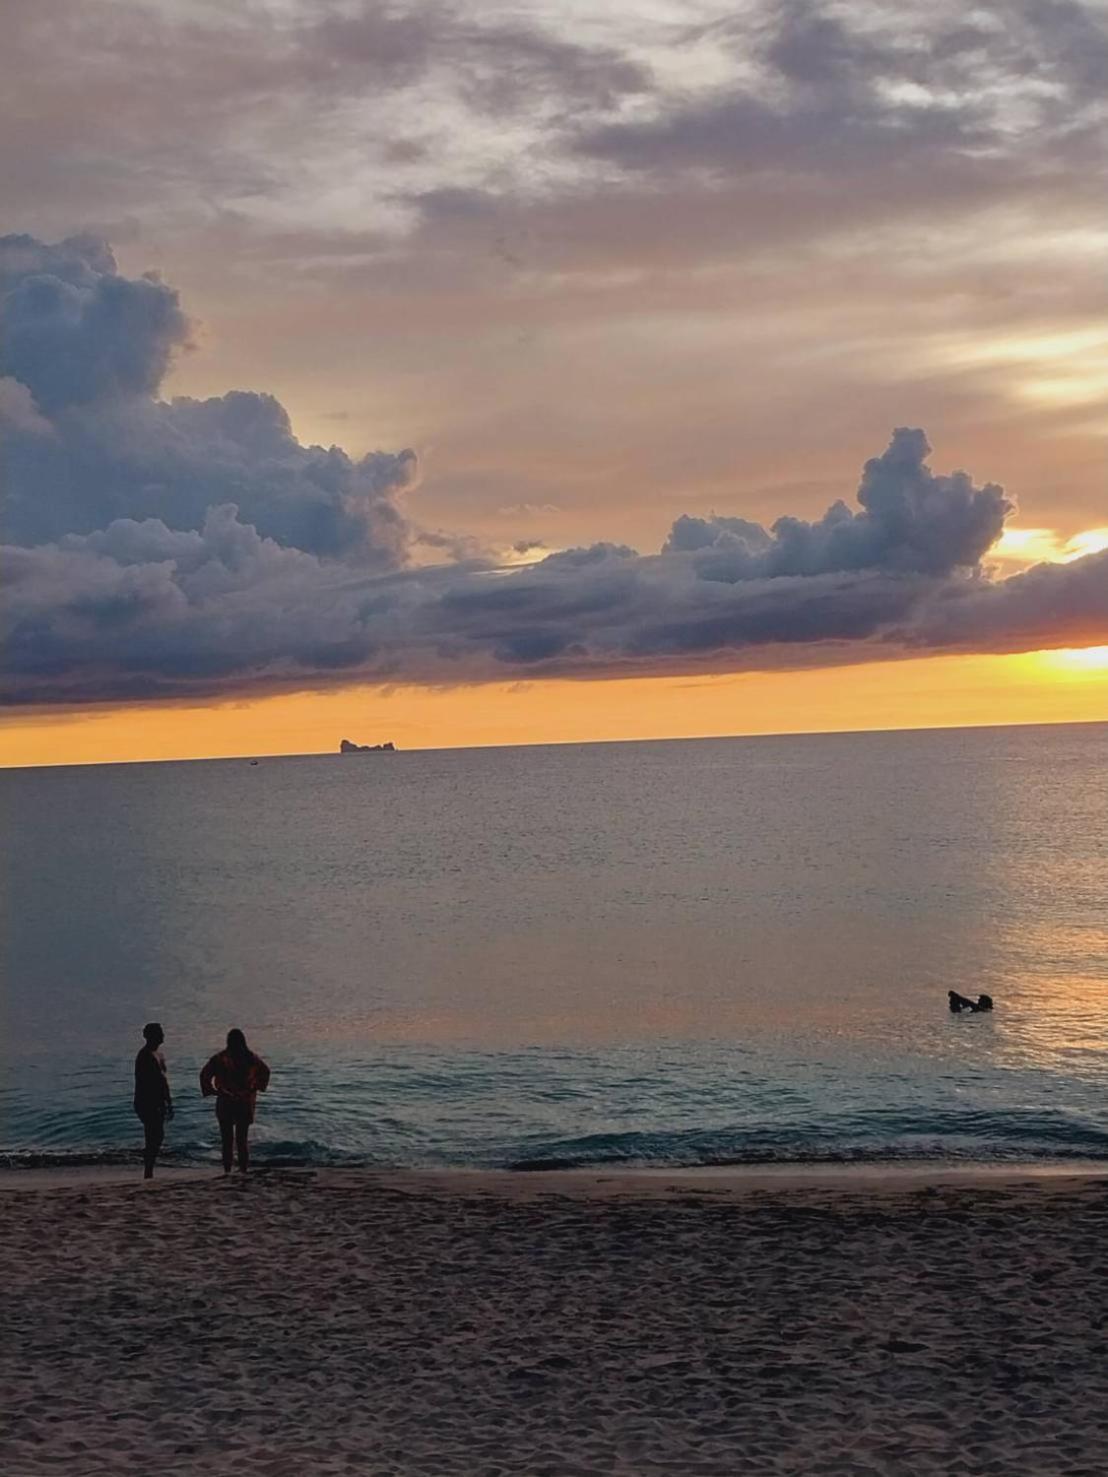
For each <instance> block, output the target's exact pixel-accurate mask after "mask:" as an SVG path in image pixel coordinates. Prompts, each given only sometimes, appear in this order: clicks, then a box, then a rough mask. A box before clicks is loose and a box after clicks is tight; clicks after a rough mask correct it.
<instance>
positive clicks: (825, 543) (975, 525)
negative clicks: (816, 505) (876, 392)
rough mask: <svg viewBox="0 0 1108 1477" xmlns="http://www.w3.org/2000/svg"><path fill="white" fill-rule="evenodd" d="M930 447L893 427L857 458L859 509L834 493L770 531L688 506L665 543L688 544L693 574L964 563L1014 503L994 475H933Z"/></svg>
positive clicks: (673, 547) (898, 569)
mask: <svg viewBox="0 0 1108 1477" xmlns="http://www.w3.org/2000/svg"><path fill="white" fill-rule="evenodd" d="M930 451H931V448H930V446H929V445H928V444H927V438H926V437H925V436H924V434H923V432H922V431H919V430H912V429H910V428H908V427H902V428H901V429H899V430H897V431H894V432H893V439H892V442H891V444H890V446H889V448H888V450H887V451H886V452H884V453H883V455H881V456H876V457H873V458H871V459H870V460H869V461H868V462H867V463H866V465H865V470H864V471H863V473H862V481H861V485H860V486H859V488H858V502H859V503H860V504H861V511H860V512H859V513H852V512H851V510H850V509H849V508H848V507H847V505H846V504H845V503H844V502H842V501H841V500H840V501H838V502H835V503H833V504H832V506H831V507H830V508H828V510H827V512H826V513H825V514H824V515H823V517H822V518H821V519H820V520H819V521H818V522H817V523H809V522H807V521H805V520H804V519H803V518H791V517H784V518H778V519H777V521H776V522H775V523H774V525H773V528H772V530H771V531H770V532H767V531H766V530H765V529H764V528H763V527H762V526H761V525H760V524H757V523H750V522H748V521H747V520H745V519H743V518H714V517H713V518H691V517H689V516H687V515H686V516H683V517H681V518H679V519H678V520H677V522H676V523H675V524H674V525H673V529H672V531H671V532H670V536H669V539H668V540H667V542H666V550H668V551H670V552H678V551H685V552H691V553H693V554H694V555H695V563H696V568H697V570H698V572H699V574H700V576H701V578H703V579H715V580H722V581H725V582H734V581H736V580H744V579H765V578H773V577H775V576H778V575H787V574H799V575H815V574H831V573H836V572H840V571H847V570H860V569H885V570H888V571H890V572H892V573H903V574H913V573H916V574H936V575H937V574H951V573H953V571H954V570H955V569H958V568H965V569H972V568H973V567H974V566H975V565H976V564H978V563H979V562H980V560H981V557H982V555H983V554H984V553H985V552H986V550H988V549H989V548H990V547H991V546H992V545H993V544H994V543H995V542H996V540H997V539H998V538H999V537H1000V535H1001V532H1002V530H1003V528H1004V520H1005V519H1006V518H1007V516H1008V514H1009V513H1011V512H1012V511H1013V504H1012V503H1011V502H1010V501H1009V500H1008V499H1007V498H1006V497H1005V495H1004V490H1003V488H1001V487H998V486H997V485H996V483H992V482H990V483H989V484H988V485H987V486H985V487H980V488H979V487H974V485H973V482H972V481H971V479H970V478H969V477H968V476H967V475H966V474H965V472H955V473H954V474H953V475H952V476H949V477H937V476H935V474H934V473H933V472H932V471H931V469H930V468H929V467H928V466H927V464H926V458H927V456H928V455H929V454H930Z"/></svg>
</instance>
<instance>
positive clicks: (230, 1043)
mask: <svg viewBox="0 0 1108 1477" xmlns="http://www.w3.org/2000/svg"><path fill="white" fill-rule="evenodd" d="M227 1055H228V1056H229V1057H231V1058H232V1059H233V1060H234V1061H236V1062H252V1061H253V1060H254V1053H253V1052H252V1051H251V1050H250V1048H249V1046H247V1044H246V1037H245V1036H244V1035H243V1033H242V1032H241V1031H240V1030H239V1028H238V1027H237V1026H235V1027H234V1029H233V1030H230V1031H228V1032H227Z"/></svg>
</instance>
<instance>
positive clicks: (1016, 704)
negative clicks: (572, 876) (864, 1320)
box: [0, 646, 1108, 766]
mask: <svg viewBox="0 0 1108 1477" xmlns="http://www.w3.org/2000/svg"><path fill="white" fill-rule="evenodd" d="M1106 720H1108V647H1103V646H1099V647H1089V648H1085V649H1083V650H1067V651H1040V652H1029V653H1026V654H1022V655H1013V656H942V657H922V658H917V659H915V660H910V661H894V662H873V663H868V664H865V665H859V666H854V667H835V668H821V669H816V670H812V671H783V672H751V673H741V674H725V675H719V676H710V675H705V676H693V677H688V676H686V677H635V678H624V679H620V680H614V679H613V680H608V681H590V682H574V681H569V680H564V679H558V680H547V681H537V682H530V683H528V682H513V683H503V684H496V685H488V686H480V687H475V686H468V687H455V688H446V689H433V688H432V689H429V688H417V687H410V688H400V689H391V690H388V689H382V688H371V687H350V688H345V689H342V690H337V691H331V692H325V693H311V692H308V693H294V694H282V695H278V696H271V697H264V698H257V699H249V700H246V699H239V700H237V701H235V702H228V703H221V704H192V705H187V706H186V705H183V704H163V705H160V706H151V707H145V708H137V707H136V708H117V709H111V710H98V711H92V712H78V713H50V714H42V713H26V714H19V715H16V716H9V718H8V719H7V722H6V724H5V728H4V732H3V734H2V735H0V764H3V765H7V766H12V765H34V764H89V763H92V764H95V763H112V762H125V761H136V760H148V759H198V758H232V757H247V756H252V755H264V754H305V753H327V752H333V751H335V750H337V748H338V744H339V740H340V739H341V738H350V739H353V740H354V741H355V742H358V743H378V742H382V741H384V740H386V739H391V740H392V741H393V742H395V743H396V745H397V747H398V748H400V749H425V748H432V749H435V748H469V747H482V746H486V745H505V744H544V743H586V742H590V741H605V740H608V741H611V740H622V739H662V738H714V737H727V736H731V735H735V736H740V735H747V734H769V733H821V732H844V731H852V730H867V729H902V728H953V727H973V726H980V725H996V724H1009V723H1067V722H1090V721H1091V722H1097V721H1106Z"/></svg>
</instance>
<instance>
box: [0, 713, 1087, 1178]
mask: <svg viewBox="0 0 1108 1477" xmlns="http://www.w3.org/2000/svg"><path fill="white" fill-rule="evenodd" d="M0 817H2V824H3V836H4V868H5V872H4V877H3V886H2V888H0V892H2V899H3V909H4V917H3V920H2V927H3V940H2V944H0V950H2V953H0V960H2V965H3V983H2V997H0V998H2V1008H0V1009H2V1019H0V1025H2V1028H3V1045H2V1055H3V1065H2V1073H0V1163H6V1164H8V1165H13V1166H20V1165H31V1164H38V1165H41V1164H53V1163H59V1164H60V1163H89V1162H98V1161H105V1162H115V1161H123V1160H127V1159H133V1158H134V1157H135V1153H136V1148H137V1144H138V1139H139V1134H138V1127H139V1125H138V1123H137V1120H136V1119H135V1118H134V1116H133V1114H132V1112H131V1107H130V1096H131V1072H132V1062H133V1057H134V1053H135V1051H136V1050H137V1049H138V1047H139V1045H140V1044H141V1037H140V1031H141V1027H142V1025H143V1023H144V1022H145V1021H147V1020H150V1019H158V1020H160V1021H161V1022H162V1023H163V1025H164V1028H165V1031H166V1037H167V1040H166V1047H165V1050H166V1055H167V1058H168V1062H169V1070H170V1075H171V1081H172V1084H173V1089H174V1093H175V1096H176V1102H177V1108H178V1111H177V1115H176V1117H175V1119H174V1121H173V1122H172V1124H170V1126H169V1134H168V1139H167V1156H168V1157H169V1159H170V1160H171V1161H176V1162H180V1163H189V1162H211V1161H213V1160H214V1158H215V1146H216V1143H217V1133H216V1126H215V1122H214V1117H213V1114H212V1111H211V1105H210V1103H208V1102H205V1101H202V1099H201V1097H200V1094H199V1090H198V1084H197V1074H198V1071H199V1068H200V1066H201V1065H202V1063H203V1061H204V1060H205V1058H206V1057H207V1056H208V1055H209V1054H210V1053H211V1052H212V1051H214V1050H216V1049H217V1048H218V1047H219V1046H220V1045H221V1044H222V1041H223V1038H224V1035H225V1033H226V1031H227V1029H228V1027H229V1026H241V1027H242V1028H243V1029H244V1030H245V1031H246V1033H247V1035H248V1037H249V1039H250V1041H251V1044H252V1045H253V1046H254V1047H255V1049H256V1050H258V1051H259V1052H260V1053H261V1054H262V1055H263V1056H264V1057H265V1058H266V1059H267V1060H268V1061H269V1063H270V1065H271V1067H272V1069H273V1081H272V1085H271V1089H270V1091H269V1093H268V1095H267V1096H266V1097H265V1098H264V1099H262V1101H261V1103H260V1105H259V1113H258V1122H257V1125H256V1128H255V1132H254V1144H255V1151H256V1155H257V1158H258V1159H259V1160H268V1161H269V1162H271V1163H285V1164H289V1163H293V1164H303V1163H337V1164H352V1165H355V1164H357V1165H381V1166H385V1165H405V1166H446V1165H459V1166H462V1165H466V1166H485V1167H491V1166H523V1165H527V1166H543V1165H548V1166H565V1165H608V1166H611V1165H627V1166H630V1165H696V1164H729V1163H735V1164H745V1163H759V1164H761V1163H791V1162H844V1161H878V1162H880V1161H902V1162H903V1161H913V1160H918V1161H965V1160H972V1161H990V1162H992V1161H1005V1160H1019V1161H1030V1160H1043V1161H1057V1160H1062V1161H1064V1160H1067V1159H1073V1158H1080V1159H1086V1160H1087V1159H1108V725H1103V724H1089V725H1073V726H1061V727H1049V728H1046V727H1044V728H1008V729H972V730H947V731H941V732H935V731H931V732H915V733H886V734H843V735H829V736H805V737H788V738H750V739H727V740H701V741H695V742H684V741H682V742H668V743H636V744H593V745H574V746H565V747H545V748H543V747H540V748H516V749H510V748H509V749H484V750H454V751H438V752H422V753H398V754H363V755H349V756H341V757H340V756H339V755H334V756H325V757H307V758H280V759H263V760H261V761H259V762H258V763H255V764H251V763H249V762H247V761H245V760H234V761H215V762H206V763H181V764H136V765H125V766H123V765H120V766H93V767H85V768H63V769H39V770H8V771H5V772H0ZM950 988H953V989H956V990H959V991H960V992H962V993H963V994H967V995H976V994H978V993H979V992H981V991H985V992H987V993H989V994H991V995H992V996H993V997H994V999H995V1001H996V1009H995V1011H994V1012H993V1013H992V1014H991V1015H974V1016H952V1015H951V1014H950V1013H949V1011H948V1010H947V1002H946V991H947V990H948V989H950Z"/></svg>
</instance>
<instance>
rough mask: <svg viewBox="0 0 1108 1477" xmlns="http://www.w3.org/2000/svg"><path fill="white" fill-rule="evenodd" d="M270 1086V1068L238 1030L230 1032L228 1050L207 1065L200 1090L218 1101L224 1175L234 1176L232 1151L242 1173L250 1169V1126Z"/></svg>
mask: <svg viewBox="0 0 1108 1477" xmlns="http://www.w3.org/2000/svg"><path fill="white" fill-rule="evenodd" d="M268 1086H269V1068H268V1067H267V1066H266V1064H265V1062H263V1061H262V1059H261V1057H260V1056H257V1055H255V1053H254V1052H252V1051H251V1050H250V1048H249V1046H247V1044H246V1037H245V1036H244V1035H243V1033H242V1032H241V1031H239V1030H234V1031H228V1032H227V1048H226V1050H225V1051H217V1052H216V1054H215V1056H213V1057H210V1058H209V1059H208V1060H207V1061H206V1062H205V1063H204V1069H203V1071H202V1072H201V1073H200V1091H201V1092H202V1093H203V1094H204V1096H205V1097H214V1098H215V1116H216V1118H217V1119H218V1120H219V1134H220V1139H221V1141H222V1146H223V1173H224V1174H230V1173H231V1160H232V1151H233V1150H234V1149H237V1150H238V1160H239V1170H240V1171H241V1172H242V1173H243V1174H245V1173H246V1171H247V1170H248V1169H249V1168H250V1144H249V1134H250V1125H251V1124H252V1123H253V1121H254V1106H255V1104H256V1102H257V1100H258V1094H259V1092H265V1090H266V1088H267V1087H268Z"/></svg>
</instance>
